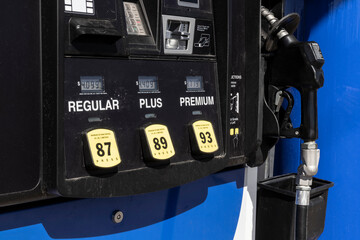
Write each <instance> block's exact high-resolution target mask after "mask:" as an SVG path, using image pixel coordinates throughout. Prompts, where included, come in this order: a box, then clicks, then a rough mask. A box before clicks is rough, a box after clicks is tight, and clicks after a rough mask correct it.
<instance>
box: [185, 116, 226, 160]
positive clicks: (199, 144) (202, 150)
mask: <svg viewBox="0 0 360 240" xmlns="http://www.w3.org/2000/svg"><path fill="white" fill-rule="evenodd" d="M190 141H191V151H192V153H193V155H195V156H197V157H200V158H208V157H212V156H213V154H214V153H215V152H216V151H217V150H218V149H219V146H218V143H217V139H216V135H215V132H214V128H213V125H212V123H211V122H209V121H205V120H199V121H195V122H193V123H192V124H191V125H190Z"/></svg>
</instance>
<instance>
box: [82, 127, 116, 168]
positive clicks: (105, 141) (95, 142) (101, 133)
mask: <svg viewBox="0 0 360 240" xmlns="http://www.w3.org/2000/svg"><path fill="white" fill-rule="evenodd" d="M86 137H87V140H88V143H89V147H90V153H91V156H92V160H93V164H94V165H95V166H96V167H99V168H111V167H115V166H117V165H119V164H120V162H121V158H120V154H119V149H118V146H117V143H116V139H115V134H114V132H113V131H111V130H108V129H95V130H92V131H90V132H88V133H87V134H86Z"/></svg>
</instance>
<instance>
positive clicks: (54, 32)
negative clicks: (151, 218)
mask: <svg viewBox="0 0 360 240" xmlns="http://www.w3.org/2000/svg"><path fill="white" fill-rule="evenodd" d="M7 8H11V9H7ZM7 8H5V9H2V10H0V11H1V13H2V14H1V15H2V16H10V15H11V14H12V13H13V12H14V11H16V10H17V9H21V10H22V11H24V12H23V14H22V15H21V17H20V18H18V19H16V20H15V21H17V25H19V26H23V28H24V29H25V28H29V29H32V31H30V30H27V31H25V33H26V34H27V35H24V38H21V39H19V38H18V33H17V32H16V31H15V30H14V29H10V27H9V33H10V34H9V35H8V36H6V37H5V38H2V40H1V41H4V42H5V43H6V44H1V45H0V48H2V49H3V50H6V51H9V52H10V50H9V49H7V46H8V45H9V44H10V43H11V42H13V41H15V40H16V41H19V44H18V45H19V46H20V47H19V48H12V49H11V52H14V53H16V54H17V55H16V56H14V58H13V59H12V61H9V62H7V63H5V64H2V65H1V66H2V68H1V74H2V78H4V79H5V78H6V77H10V78H12V80H13V82H14V83H16V84H13V83H12V82H11V81H3V84H4V86H5V88H2V89H6V91H7V94H5V93H4V94H1V96H2V98H5V99H3V102H9V101H11V99H12V98H13V96H14V93H16V92H18V91H19V86H21V88H23V91H26V93H27V95H24V94H19V95H18V99H17V101H18V102H15V104H14V105H13V110H12V111H16V112H17V114H20V113H25V114H26V116H24V117H18V118H16V119H14V117H13V115H12V112H11V111H5V110H6V109H2V110H1V116H2V119H6V121H10V122H11V121H13V124H17V125H19V126H20V125H21V128H20V127H19V126H16V127H15V128H16V129H15V130H14V131H13V130H11V129H12V128H9V124H8V125H6V124H2V125H1V129H2V132H4V133H5V136H6V137H5V138H2V140H1V145H2V146H3V148H2V149H5V150H4V151H5V155H3V156H2V157H3V158H4V160H3V161H1V164H3V167H2V168H1V169H0V172H1V173H0V175H1V176H4V177H5V178H7V179H11V181H12V182H11V183H10V184H9V183H8V182H5V181H1V185H0V191H1V192H0V193H1V194H0V202H1V205H2V206H6V205H13V204H16V203H22V202H29V201H33V200H38V199H44V198H50V197H55V196H64V197H76V198H99V197H113V196H124V195H133V194H139V193H145V192H153V191H157V190H161V189H166V188H170V187H174V186H178V185H181V184H184V183H187V182H190V181H193V180H196V179H199V178H202V177H204V176H207V175H209V174H211V173H215V172H217V171H220V170H222V169H224V168H227V167H234V166H242V165H245V164H248V165H251V166H256V165H259V164H261V163H262V161H263V157H262V155H261V154H262V153H261V149H260V143H261V129H262V126H261V125H262V121H261V120H258V119H261V114H262V107H261V106H262V100H261V99H262V93H261V89H262V88H261V82H262V81H261V80H260V78H259V76H260V70H259V66H260V62H259V54H260V47H259V45H258V42H259V19H260V11H259V10H260V2H259V1H248V0H242V1H233V0H228V1H223V0H213V1H210V0H151V1H150V0H126V1H123V0H105V1H96V0H64V1H63V0H59V1H32V3H28V2H26V3H23V2H21V1H15V2H14V1H11V4H10V2H9V6H8V7H7ZM28 19H31V21H28ZM23 22H26V24H24V25H22V24H23ZM27 25H29V26H27ZM25 40H26V41H27V44H31V45H32V46H34V48H31V49H29V48H28V47H23V46H27V45H26V44H25V43H24V41H25ZM18 55H22V56H23V59H24V61H26V63H25V62H24V63H23V62H17V64H19V65H20V64H21V67H20V69H14V63H15V62H16V61H17V60H16V59H17V58H18V57H19V56H18ZM22 69H25V70H24V71H22ZM7 71H11V74H10V75H9V74H8V76H6V75H7ZM18 72H21V74H18ZM30 96H31V98H30ZM31 99H33V100H31ZM24 109H25V110H24ZM29 109H32V111H30V110H29ZM29 128H30V129H29ZM11 136H12V137H13V141H8V140H7V139H9V138H10V137H11ZM15 136H17V137H16V138H15ZM19 136H23V137H22V138H20V137H19ZM20 143H21V144H23V145H24V146H25V147H23V148H22V147H20V145H19V144H20ZM16 146H17V147H16ZM30 149H31V150H30ZM10 162H12V163H14V165H16V166H17V168H13V166H12V165H11V164H9V165H8V164H7V163H10ZM20 166H21V167H20ZM16 169H21V171H23V172H24V173H23V174H22V176H20V177H19V176H18V175H19V172H17V171H15V170H16ZM25 172H26V173H25ZM29 177H31V180H32V181H29V180H28V179H27V178H29ZM12 185H14V186H12ZM15 185H16V186H19V188H17V187H15Z"/></svg>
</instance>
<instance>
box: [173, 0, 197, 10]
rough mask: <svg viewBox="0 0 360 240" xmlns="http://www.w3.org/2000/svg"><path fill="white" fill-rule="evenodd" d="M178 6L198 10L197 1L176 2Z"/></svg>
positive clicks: (181, 0) (184, 0)
mask: <svg viewBox="0 0 360 240" xmlns="http://www.w3.org/2000/svg"><path fill="white" fill-rule="evenodd" d="M178 5H179V6H184V7H193V8H199V0H178Z"/></svg>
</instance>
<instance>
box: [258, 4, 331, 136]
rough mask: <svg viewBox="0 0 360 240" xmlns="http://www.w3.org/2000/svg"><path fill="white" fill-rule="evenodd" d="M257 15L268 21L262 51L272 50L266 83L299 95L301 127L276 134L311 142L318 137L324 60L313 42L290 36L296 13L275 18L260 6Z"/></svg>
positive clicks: (295, 22)
mask: <svg viewBox="0 0 360 240" xmlns="http://www.w3.org/2000/svg"><path fill="white" fill-rule="evenodd" d="M261 14H262V16H263V17H265V18H266V19H267V21H268V22H269V24H270V30H269V34H268V39H267V40H266V44H265V47H266V50H267V51H269V52H270V51H272V52H274V51H276V52H275V53H274V55H273V57H271V58H270V59H269V67H268V69H269V71H268V72H267V78H268V79H269V84H270V85H273V86H276V87H277V88H279V89H282V90H285V89H286V88H289V87H294V88H296V89H297V90H298V91H299V92H300V94H301V126H300V128H299V129H298V130H296V131H293V132H296V133H298V134H288V133H291V132H290V131H280V135H282V136H283V137H300V138H302V139H303V140H304V141H305V142H307V141H315V140H316V139H317V138H318V121H317V90H318V89H319V88H321V87H322V86H323V84H324V73H323V70H322V66H323V65H324V62H325V60H324V58H323V55H322V53H321V50H320V47H319V45H318V44H317V43H316V42H300V41H298V40H297V39H296V37H295V36H294V35H293V33H294V32H295V30H296V28H297V26H298V24H299V21H300V17H299V15H298V14H296V13H293V14H289V15H287V16H285V17H284V18H282V19H281V20H278V19H277V18H276V17H275V16H274V15H273V14H272V13H271V11H269V10H268V9H266V8H264V7H262V8H261Z"/></svg>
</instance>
